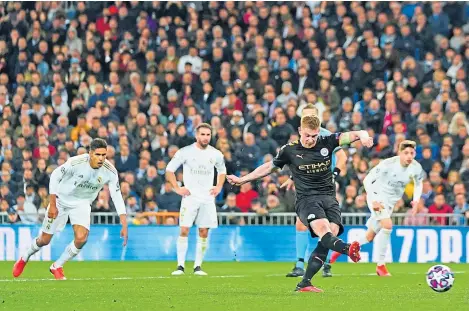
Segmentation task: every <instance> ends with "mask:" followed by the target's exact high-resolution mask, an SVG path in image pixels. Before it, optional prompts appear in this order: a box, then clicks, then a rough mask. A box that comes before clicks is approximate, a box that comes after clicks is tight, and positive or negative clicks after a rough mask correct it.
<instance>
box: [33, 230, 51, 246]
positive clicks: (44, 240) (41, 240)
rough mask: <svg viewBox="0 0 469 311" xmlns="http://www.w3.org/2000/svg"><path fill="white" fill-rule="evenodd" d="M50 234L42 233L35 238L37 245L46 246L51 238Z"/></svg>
mask: <svg viewBox="0 0 469 311" xmlns="http://www.w3.org/2000/svg"><path fill="white" fill-rule="evenodd" d="M52 237H53V235H52V234H46V233H42V234H41V235H40V236H39V237H38V238H37V240H36V243H37V245H38V246H41V247H42V246H46V245H49V243H50V241H51V240H52Z"/></svg>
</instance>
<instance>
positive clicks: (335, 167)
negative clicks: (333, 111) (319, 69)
mask: <svg viewBox="0 0 469 311" xmlns="http://www.w3.org/2000/svg"><path fill="white" fill-rule="evenodd" d="M313 114H314V115H317V116H318V117H319V115H318V108H316V106H314V105H313V104H308V105H306V106H305V107H304V108H303V110H302V111H301V116H307V115H313ZM319 119H321V118H319ZM331 134H332V133H331V132H330V131H328V130H327V129H325V128H323V127H320V128H319V136H329V135H331ZM346 163H347V155H346V154H345V151H344V150H343V149H342V148H341V147H337V148H336V149H335V150H334V152H333V154H332V165H331V170H332V174H333V175H334V179H335V178H337V177H338V176H339V175H340V172H341V170H344V171H345V165H346ZM293 184H294V183H293V180H292V179H291V178H290V179H288V180H287V181H286V182H285V183H283V184H282V185H281V186H280V187H281V188H284V187H286V188H287V190H288V189H290V188H291V187H292V186H293ZM295 229H296V235H295V239H296V258H297V261H296V263H295V266H294V267H293V270H292V271H291V272H289V273H288V274H287V277H299V276H303V275H304V274H305V270H304V262H305V260H304V258H305V253H306V250H307V248H308V240H309V238H308V227H307V226H305V225H303V223H302V222H301V221H300V219H299V218H298V217H297V218H296V224H295ZM330 269H331V265H330V264H329V263H328V262H327V260H326V262H325V263H324V267H323V270H322V276H324V277H330V276H332V274H331V272H330Z"/></svg>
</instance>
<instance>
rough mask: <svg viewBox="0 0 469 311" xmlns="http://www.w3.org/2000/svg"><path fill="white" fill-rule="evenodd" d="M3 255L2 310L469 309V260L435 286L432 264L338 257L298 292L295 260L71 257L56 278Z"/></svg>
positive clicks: (40, 265) (41, 266)
mask: <svg viewBox="0 0 469 311" xmlns="http://www.w3.org/2000/svg"><path fill="white" fill-rule="evenodd" d="M12 265H13V263H12V262H1V263H0V267H1V269H0V271H1V275H0V310H47V311H53V310H223V311H227V310H250V311H257V310H288V311H303V310H321V311H327V310H331V311H332V310H344V311H348V310H357V311H358V310H364V311H374V310H379V311H386V310H399V311H406V310H425V311H429V310H438V311H442V310H452V311H457V310H461V311H462V310H464V311H467V310H469V265H467V264H449V265H448V266H449V267H450V268H451V269H452V270H453V272H455V283H454V286H453V288H452V289H451V290H450V291H449V292H446V293H436V292H433V291H432V290H431V289H430V288H429V287H428V286H427V284H426V282H425V272H426V271H427V269H428V268H429V267H430V266H431V264H389V265H388V267H389V270H390V272H391V273H393V276H392V277H390V278H379V277H377V276H376V275H375V274H374V270H375V265H374V264H346V263H337V264H335V265H334V266H333V270H332V271H333V273H334V274H335V275H334V277H332V278H326V279H324V278H322V277H321V276H319V277H317V278H316V280H315V282H313V284H315V285H316V286H318V287H320V288H322V289H323V290H324V291H325V292H324V293H319V294H318V293H295V292H294V291H293V290H294V288H295V285H296V283H297V282H298V281H299V279H293V278H286V277H285V274H286V273H287V272H288V271H289V270H290V269H291V268H292V264H291V263H240V262H227V263H214V262H207V263H205V264H204V270H205V271H206V272H208V273H209V276H208V277H197V276H194V275H193V274H192V271H191V269H189V267H192V263H187V264H186V267H187V268H186V270H188V271H186V275H185V276H179V277H173V276H170V273H171V272H172V271H173V269H174V268H175V263H174V262H71V263H68V264H67V265H66V266H65V269H64V271H65V275H66V276H67V278H68V280H67V281H55V280H53V279H52V275H51V274H50V273H49V271H48V268H49V265H50V263H47V262H30V263H29V264H28V266H27V267H26V270H25V272H24V274H23V275H22V276H21V278H19V279H17V280H14V279H13V278H12V276H11V268H12Z"/></svg>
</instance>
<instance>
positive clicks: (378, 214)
mask: <svg viewBox="0 0 469 311" xmlns="http://www.w3.org/2000/svg"><path fill="white" fill-rule="evenodd" d="M380 198H383V199H382V200H380V202H381V203H382V204H383V205H384V208H383V209H382V210H380V211H375V210H373V200H370V199H369V197H367V204H368V209H369V210H370V212H371V216H370V218H369V219H368V221H367V222H366V227H367V228H369V229H372V230H373V231H374V232H376V233H378V232H379V230H381V224H380V220H383V219H387V218H391V215H392V212H393V210H394V206H395V205H396V203H397V201H399V200H396V199H395V198H389V197H386V196H380Z"/></svg>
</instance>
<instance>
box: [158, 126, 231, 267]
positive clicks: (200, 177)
mask: <svg viewBox="0 0 469 311" xmlns="http://www.w3.org/2000/svg"><path fill="white" fill-rule="evenodd" d="M196 139H197V141H196V142H195V143H193V144H192V145H190V146H187V147H184V148H181V149H180V150H178V151H177V152H176V154H175V155H174V157H173V158H172V159H171V161H170V162H169V163H168V166H167V167H166V179H167V180H168V181H169V182H170V183H171V185H172V186H173V188H174V191H175V192H176V193H177V194H179V195H180V196H182V197H183V199H182V201H181V211H180V214H179V227H180V233H179V238H178V240H177V261H178V263H177V264H178V266H177V269H176V271H174V272H173V273H172V275H183V274H184V263H185V260H186V253H187V248H188V235H189V229H190V228H191V227H192V225H193V224H194V222H195V224H196V225H197V227H198V228H199V238H198V239H197V245H196V253H195V262H194V274H196V275H207V273H205V272H204V271H203V270H202V268H201V266H202V260H203V258H204V255H205V252H206V250H207V247H208V230H209V229H211V228H217V227H218V220H217V208H216V205H215V197H216V196H217V195H218V194H219V193H220V191H221V189H222V187H223V184H224V182H225V177H226V168H225V160H224V158H223V154H222V153H221V152H220V151H219V150H217V149H215V148H214V147H212V146H210V145H209V143H210V140H211V139H212V127H211V126H210V125H209V124H207V123H202V124H200V125H198V126H197V129H196ZM181 165H182V167H183V182H184V187H180V186H179V185H178V183H177V181H176V175H175V173H174V172H175V171H177V169H178V168H179V167H180V166H181ZM214 167H215V168H216V169H217V173H218V176H217V185H216V186H215V187H214V186H213V180H214Z"/></svg>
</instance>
